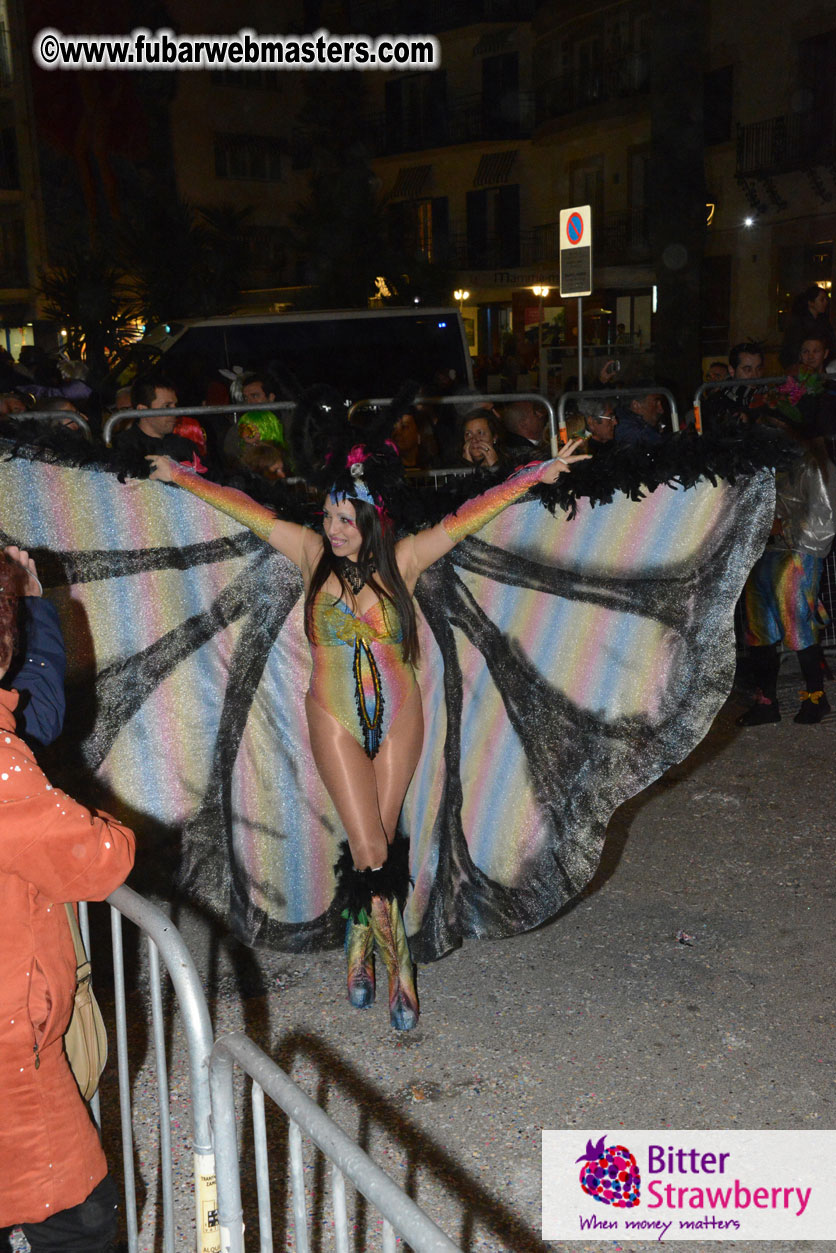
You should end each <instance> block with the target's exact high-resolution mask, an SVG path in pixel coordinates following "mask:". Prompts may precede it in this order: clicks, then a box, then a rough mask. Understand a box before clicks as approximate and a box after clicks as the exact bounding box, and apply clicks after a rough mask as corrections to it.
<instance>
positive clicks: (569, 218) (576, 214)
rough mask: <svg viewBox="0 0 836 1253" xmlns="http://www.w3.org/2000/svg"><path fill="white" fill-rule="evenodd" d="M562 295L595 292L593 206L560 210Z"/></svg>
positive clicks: (587, 294)
mask: <svg viewBox="0 0 836 1253" xmlns="http://www.w3.org/2000/svg"><path fill="white" fill-rule="evenodd" d="M560 294H561V296H591V295H592V208H591V206H590V205H588V204H582V205H577V206H576V207H575V208H574V209H561V210H560Z"/></svg>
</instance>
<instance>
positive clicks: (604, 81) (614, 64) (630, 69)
mask: <svg viewBox="0 0 836 1253" xmlns="http://www.w3.org/2000/svg"><path fill="white" fill-rule="evenodd" d="M649 90H650V59H649V57H648V55H647V53H646V52H631V53H629V54H627V55H626V56H621V57H611V58H608V59H607V60H603V61H601V62H599V63H598V64H596V65H591V66H583V67H572V68H570V69H569V70H567V71H566V72H565V73H564V74H560V75H558V76H557V77H556V78H551V79H548V80H546V81H545V82H542V83H540V84H539V85H538V86H537V88H536V91H535V95H536V116H537V122H538V123H541V122H546V121H549V120H550V119H551V118H557V117H565V116H566V114H568V113H576V112H578V111H580V110H581V109H589V108H593V107H594V106H595V105H601V104H607V103H612V102H615V101H619V100H627V99H630V98H631V97H638V96H642V95H645V94H646V93H647V92H648V91H649Z"/></svg>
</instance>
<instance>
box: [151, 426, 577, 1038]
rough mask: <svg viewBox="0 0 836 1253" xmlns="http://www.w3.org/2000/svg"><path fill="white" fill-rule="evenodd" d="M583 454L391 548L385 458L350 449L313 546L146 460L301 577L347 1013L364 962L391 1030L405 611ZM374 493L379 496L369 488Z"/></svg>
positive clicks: (418, 734)
mask: <svg viewBox="0 0 836 1253" xmlns="http://www.w3.org/2000/svg"><path fill="white" fill-rule="evenodd" d="M579 445H580V441H578V440H575V441H573V442H571V443H569V444H567V445H566V447H565V448H564V450H563V452H562V454H561V456H560V457H558V458H556V459H554V460H552V461H545V462H536V463H533V464H531V465H528V466H525V467H524V468H523V469H521V470H520V471H518V472H517V473H516V474H514V475H512V476H511V477H510V478H508V479H506V480H505V481H504V482H502V483H499V484H498V485H497V486H496V487H492V488H490V489H489V490H488V491H486V492H483V493H482V495H480V496H476V497H474V498H472V499H470V500H468V501H466V502H465V503H464V504H462V505H461V506H460V507H459V508H458V510H457V511H456V512H455V513H453V514H449V515H448V516H447V517H445V518H443V519H442V520H441V522H439V523H438V524H437V525H435V526H432V527H429V528H427V529H426V530H423V531H419V532H417V533H416V534H412V535H407V536H405V537H404V538H402V539H399V540H398V541H397V542H396V541H395V538H394V527H393V524H392V520H391V517H390V515H389V512H388V510H387V507H386V500H385V497H384V494H383V489H382V487H381V486H380V485H381V484H384V483H385V482H386V473H385V470H386V467H385V466H383V465H382V464H380V463H383V462H385V461H386V459H387V457H390V456H391V458H392V459H393V461H396V460H397V458H396V450H395V449H394V446H392V445H390V446H389V448H390V449H391V452H387V450H386V449H385V448H384V449H382V450H381V451H380V452H379V453H377V454H375V455H372V453H371V452H370V451H369V449H368V448H366V447H365V446H364V445H359V444H358V445H355V446H354V447H352V448H351V449H350V451H349V453H348V456H347V458H346V460H345V464H344V466H343V468H342V469H340V470H337V471H336V472H335V473H334V476H333V482H332V484H331V487H330V489H329V491H328V493H327V495H326V497H325V501H324V504H323V514H322V517H323V524H322V529H323V533H322V534H320V533H319V532H317V531H314V530H312V529H311V528H309V527H306V526H302V525H300V524H298V523H295V522H290V521H285V520H283V519H280V518H277V517H276V516H275V515H274V514H273V513H272V512H271V511H270V510H269V509H267V508H265V507H264V506H263V505H260V504H257V503H256V501H254V500H252V499H251V498H250V497H249V496H246V495H245V494H244V493H243V492H239V491H236V490H234V489H232V488H228V487H223V486H221V485H219V484H217V483H212V482H207V481H206V480H205V479H203V478H201V477H200V476H199V475H198V474H196V473H194V472H192V471H189V470H188V469H184V468H183V467H182V466H180V465H177V464H176V463H175V462H173V461H172V460H170V459H169V458H167V457H149V458H148V460H149V461H150V462H151V465H152V467H153V469H152V473H151V477H152V478H154V479H160V480H162V481H164V482H167V483H173V484H175V485H176V486H177V487H180V488H184V489H185V490H187V491H189V492H191V493H193V494H194V495H195V496H198V497H200V499H202V500H205V501H207V502H208V503H209V504H210V505H213V506H214V507H215V508H217V509H220V510H221V511H222V512H224V513H226V514H228V515H229V516H230V517H233V518H235V519H236V520H237V521H239V522H241V523H242V524H243V525H244V526H247V527H249V529H250V530H252V531H253V532H254V533H255V534H256V535H258V536H259V537H260V538H261V539H263V540H264V541H265V542H266V543H268V544H270V545H272V547H273V548H275V549H277V550H278V551H279V552H280V553H282V554H283V555H284V556H285V557H287V558H288V559H289V560H290V561H292V562H294V564H295V565H297V566H298V567H299V569H300V570H301V572H302V578H303V582H304V586H305V631H306V635H307V637H308V642H309V645H310V650H311V657H312V661H313V667H312V671H311V679H310V686H309V688H308V693H307V696H306V701H305V708H306V713H307V720H308V731H309V734H310V746H311V751H312V753H313V757H314V761H315V763H316V767H317V770H318V771H319V774H320V776H321V778H322V781H323V783H324V784H325V787H326V789H327V790H328V793H329V795H330V796H331V799H332V800H333V802H334V806H335V808H336V810H337V813H338V814H339V817H340V820H341V822H342V824H343V826H344V828H345V831H346V835H347V844H346V845H344V847H343V851H342V854H341V856H340V859H339V862H338V863H337V879H338V893H339V898H340V902H341V904H342V905H343V916H344V917H345V918H346V920H347V928H346V953H347V958H348V992H349V1000H350V1001H351V1003H352V1005H354V1006H355V1007H356V1008H358V1009H365V1008H368V1007H369V1006H370V1005H371V1004H372V1003H373V1001H374V949H375V946H376V947H377V949H378V951H379V952H380V955H381V957H382V959H383V961H384V964H385V965H386V967H387V970H388V973H389V1013H390V1022H391V1025H392V1026H393V1027H394V1028H395V1029H396V1030H409V1029H410V1028H412V1027H414V1026H415V1025H416V1023H417V1022H418V998H417V995H416V992H415V982H414V975H413V970H412V963H411V959H410V955H409V947H408V943H407V938H406V933H405V931H404V925H403V917H402V912H401V911H402V908H403V904H404V901H405V899H406V893H407V890H408V887H409V865H408V849H407V847H406V841H405V840H402V839H396V838H395V837H396V828H397V823H398V818H399V816H400V811H401V807H402V805H403V800H404V797H405V795H406V790H407V787H408V786H409V782H410V780H411V778H412V775H413V774H414V772H415V769H416V766H417V765H418V760H419V758H420V755H421V749H422V743H423V714H422V709H421V694H420V690H419V688H418V685H417V682H416V679H415V671H414V664H415V662H416V661H417V659H418V635H417V627H416V620H415V609H414V604H413V599H412V598H413V593H414V590H415V585H416V583H417V581H418V579H419V577H420V576H421V574H422V573H423V572H424V571H425V570H427V569H428V568H429V567H430V566H431V565H432V564H433V563H434V562H436V561H438V560H439V558H441V557H443V556H444V555H445V554H446V553H448V552H450V550H451V549H452V548H454V547H455V545H456V544H458V543H459V542H460V540H462V539H464V538H465V536H467V535H472V534H474V533H475V532H476V531H478V530H480V529H481V527H483V526H484V525H485V524H486V523H487V522H489V521H490V520H491V519H492V518H494V517H496V515H497V514H499V513H500V512H501V511H502V510H503V509H506V508H507V507H508V506H509V505H511V504H513V503H514V502H515V501H519V500H521V499H522V498H523V497H524V496H525V495H526V493H527V492H528V490H529V488H531V487H533V486H534V485H535V484H537V483H553V482H555V480H556V479H557V477H558V475H559V474H561V473H563V472H565V471H566V470H568V469H569V468H570V467H571V465H572V463H573V462H575V461H579V460H584V459H585V454H583V453H579V452H578V451H577V450H578V447H579ZM376 483H377V486H376Z"/></svg>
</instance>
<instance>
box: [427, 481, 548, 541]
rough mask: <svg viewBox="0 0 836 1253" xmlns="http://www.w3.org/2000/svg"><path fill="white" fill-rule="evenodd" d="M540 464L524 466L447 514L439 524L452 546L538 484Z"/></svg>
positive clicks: (477, 529)
mask: <svg viewBox="0 0 836 1253" xmlns="http://www.w3.org/2000/svg"><path fill="white" fill-rule="evenodd" d="M544 464H545V463H544V462H542V461H538V462H536V463H535V464H534V465H530V466H524V467H523V469H522V470H518V471H517V473H516V474H512V475H511V477H510V478H509V479H506V480H505V481H504V483H497V485H496V487H489V488H488V490H487V491H486V492H482V495H481V496H474V497H473V499H472V500H466V501H465V502H464V504H463V505H460V506H459V508H458V509H457V510H456V512H455V513H448V515H447V517H446V518H442V519H441V525H442V526H443V527H444V530H445V531H446V532H447V534H448V535H449V536H450V539H451V540H452V541H453V543H454V544H458V543H459V541H460V540H463V539H464V537H465V536H466V535H473V534H474V533H475V532H476V531H479V530H481V528H482V527H483V526H484V525H485V523H487V522H490V520H491V518H495V517H496V515H497V514H498V513H502V510H503V509H507V508H508V506H509V505H513V504H514V502H515V501H517V500H519V499H520V498H521V497H522V496H524V495H525V494H526V492H527V491H528V489H529V488H530V487H533V486H534V484H535V483H539V482H540V472H541V471H542V469H543V465H544Z"/></svg>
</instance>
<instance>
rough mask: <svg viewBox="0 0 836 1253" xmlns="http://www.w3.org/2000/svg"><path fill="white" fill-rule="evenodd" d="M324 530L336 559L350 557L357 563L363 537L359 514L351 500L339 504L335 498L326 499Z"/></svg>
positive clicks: (350, 559)
mask: <svg viewBox="0 0 836 1253" xmlns="http://www.w3.org/2000/svg"><path fill="white" fill-rule="evenodd" d="M322 529H323V530H324V531H325V538H326V539H327V540H328V542H329V543H330V545H331V550H332V552H333V553H334V556H335V557H348V559H349V561H356V560H357V554H358V553H359V551H360V547H361V545H362V543H363V537H362V535H361V534H360V531H359V529H358V526H357V514H356V513H355V511H354V505H353V504H352V503H351V501H350V500H341V501H340V503H339V504H337V502H336V501H335V500H334V497H333V496H326V497H325V504H324V505H323V506H322Z"/></svg>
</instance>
